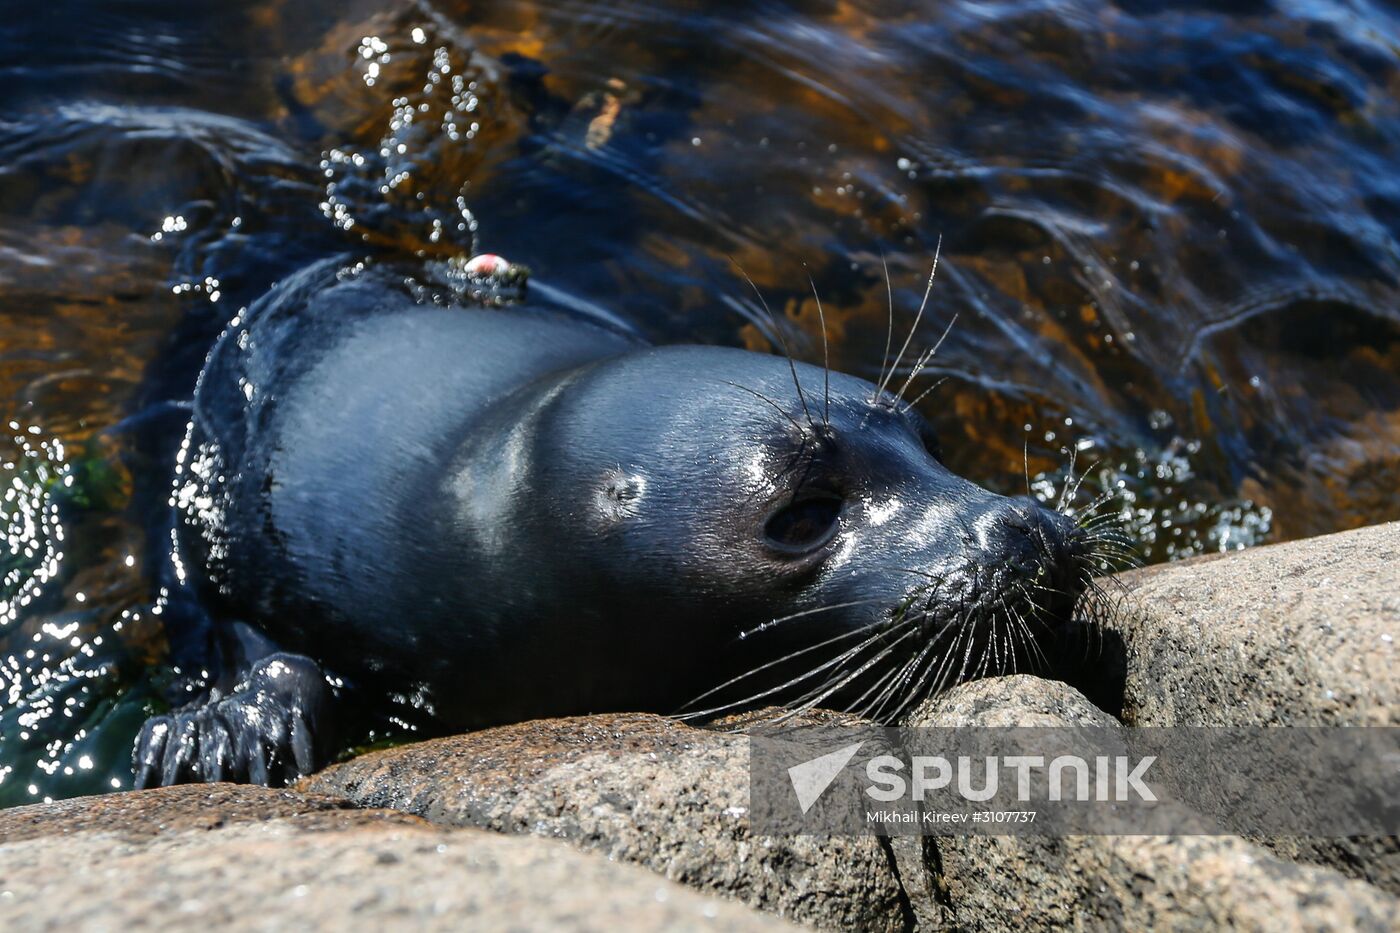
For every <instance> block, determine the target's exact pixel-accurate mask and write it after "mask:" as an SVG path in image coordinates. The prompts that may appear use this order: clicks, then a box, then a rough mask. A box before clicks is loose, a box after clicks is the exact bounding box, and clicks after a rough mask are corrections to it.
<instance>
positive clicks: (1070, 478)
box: [1055, 446, 1079, 515]
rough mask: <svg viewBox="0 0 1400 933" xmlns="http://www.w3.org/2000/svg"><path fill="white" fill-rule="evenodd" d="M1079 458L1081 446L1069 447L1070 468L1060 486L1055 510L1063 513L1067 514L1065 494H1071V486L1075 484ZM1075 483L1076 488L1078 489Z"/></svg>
mask: <svg viewBox="0 0 1400 933" xmlns="http://www.w3.org/2000/svg"><path fill="white" fill-rule="evenodd" d="M1078 459H1079V448H1078V447H1077V446H1072V447H1070V449H1069V469H1068V471H1066V473H1065V481H1064V483H1063V484H1062V485H1061V486H1060V497H1059V498H1058V499H1057V500H1056V501H1055V511H1056V512H1059V513H1060V514H1061V515H1063V514H1065V496H1066V495H1068V494H1069V488H1070V486H1071V485H1073V484H1074V464H1075V461H1076V460H1078ZM1078 488H1079V487H1078V485H1075V489H1078Z"/></svg>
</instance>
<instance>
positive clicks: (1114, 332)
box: [0, 0, 1400, 804]
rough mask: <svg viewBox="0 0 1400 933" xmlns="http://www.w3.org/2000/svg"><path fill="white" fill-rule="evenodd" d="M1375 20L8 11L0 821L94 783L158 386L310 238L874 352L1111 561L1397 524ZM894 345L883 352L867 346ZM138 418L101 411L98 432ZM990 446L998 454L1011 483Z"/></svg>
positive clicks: (162, 640) (118, 718)
mask: <svg viewBox="0 0 1400 933" xmlns="http://www.w3.org/2000/svg"><path fill="white" fill-rule="evenodd" d="M1397 166H1400V18H1397V15H1396V13H1395V12H1394V11H1393V10H1390V9H1387V8H1385V7H1382V6H1379V5H1373V4H1368V3H1365V2H1359V0H1358V2H1349V3H1348V2H1325V0H1318V2H1292V3H1289V2H1280V3H1266V2H1256V3H1242V4H1234V5H1226V4H1211V3H1206V2H1196V3H1186V4H1180V5H1175V4H1157V3H1141V2H1119V3H1098V2H1084V3H1067V2H1021V3H1017V2H1008V3H934V2H928V0H925V2H922V3H906V2H880V0H869V2H861V3H844V2H808V3H801V2H795V3H789V4H786V5H781V4H776V3H698V2H697V3H670V4H652V3H634V2H631V0H608V2H594V0H574V2H562V3H540V4H535V3H525V2H519V0H512V2H509V3H493V2H477V3H454V2H439V3H436V4H433V5H428V4H422V5H416V4H413V3H403V4H399V5H393V4H392V3H387V2H377V3H364V2H351V3H345V2H330V0H313V2H291V0H259V2H253V3H247V4H242V5H239V4H230V3H214V2H180V3H176V2H173V0H131V2H122V3H111V2H87V3H84V2H72V3H66V4H32V5H26V6H25V7H24V8H23V10H22V11H19V10H12V11H10V13H9V15H8V16H6V17H5V20H4V25H3V26H0V425H7V428H8V429H7V430H6V431H5V432H4V436H3V438H2V439H0V445H3V451H0V464H3V469H4V474H3V476H0V482H3V483H4V484H6V485H5V493H4V501H3V505H0V515H3V517H4V519H5V522H6V525H7V528H8V535H9V546H8V550H7V552H6V554H5V557H4V566H3V571H4V574H5V577H4V589H3V592H0V599H2V600H3V601H0V804H14V803H19V802H25V801H31V800H37V799H42V798H44V797H48V796H53V797H57V796H68V795H72V794H77V793H85V792H92V791H95V790H101V789H105V788H112V787H119V786H127V785H129V783H130V774H129V772H128V769H127V763H126V756H127V750H128V748H129V744H130V740H131V737H132V735H133V733H134V731H135V729H136V728H137V726H138V724H139V722H140V721H141V720H142V718H144V716H145V715H146V713H147V712H148V711H149V710H151V709H155V708H157V707H158V706H159V705H160V704H161V703H163V702H164V700H163V699H162V688H163V685H164V684H165V682H166V680H167V679H168V677H169V671H168V670H167V669H166V668H165V667H163V666H162V658H163V657H164V656H165V653H166V651H167V644H168V642H167V637H166V633H165V631H164V630H163V627H162V624H161V622H162V620H161V618H160V610H161V608H162V605H161V601H160V594H159V592H158V587H159V582H158V575H157V567H158V564H159V563H160V561H161V559H162V556H163V554H164V540H163V537H162V535H161V533H160V523H159V518H158V516H159V514H160V512H161V510H162V509H163V508H164V501H165V496H166V494H167V487H166V477H167V476H168V470H169V464H168V455H169V449H168V439H169V436H170V434H171V433H172V431H178V428H179V426H180V411H179V409H178V407H171V406H170V404H169V403H179V402H180V401H182V400H186V399H188V398H189V396H190V392H191V389H192V386H193V380H194V376H195V374H196V372H197V370H198V367H199V364H200V361H201V360H202V358H203V355H204V353H205V352H206V350H207V349H208V347H209V345H210V343H211V341H212V340H213V338H214V336H215V335H216V334H217V333H218V331H219V330H220V329H221V327H222V326H223V324H224V323H225V322H226V321H227V320H228V319H229V318H230V317H232V316H233V314H234V313H235V312H237V311H238V309H239V308H241V307H243V306H245V305H247V304H248V303H249V302H251V301H252V300H253V299H254V298H255V297H256V296H257V295H259V294H260V293H261V292H263V291H264V290H265V289H266V288H267V287H268V286H269V284H271V283H272V282H273V281H275V280H277V279H279V278H281V277H283V276H285V275H286V274H287V273H288V272H290V271H291V270H293V269H295V268H297V267H298V266H300V265H302V264H304V263H305V262H307V261H309V260H311V259H313V258H317V257H320V256H323V255H326V254H329V253H331V252H334V251H338V250H344V249H357V250H360V251H363V252H365V253H366V254H370V253H375V254H379V255H389V254H399V255H405V254H413V253H415V252H421V253H422V254H424V255H428V256H439V257H441V256H449V255H452V254H455V253H459V252H464V251H468V250H470V249H471V248H472V246H473V244H472V236H473V235H472V229H475V237H476V241H477V243H476V245H477V247H478V248H480V249H483V250H490V251H493V252H499V253H502V254H504V255H506V256H508V257H510V258H511V259H513V260H516V261H519V262H524V263H527V264H529V265H530V266H532V267H533V268H534V270H535V274H536V279H535V281H536V284H537V285H538V286H547V287H550V288H553V289H557V290H559V291H560V292H562V293H566V294H568V295H570V296H572V297H573V298H574V299H576V300H578V301H581V302H590V303H593V304H596V305H599V306H603V307H605V308H608V309H610V310H611V311H612V312H614V313H616V314H618V315H621V316H622V317H624V318H626V319H628V320H630V321H632V322H633V323H635V324H636V325H637V326H638V327H639V328H640V329H641V330H642V331H643V332H645V333H646V334H647V335H648V336H650V337H652V338H654V339H655V340H657V341H680V340H684V341H700V342H713V343H724V344H737V345H745V346H750V347H753V348H755V349H764V348H767V347H769V345H770V339H771V336H772V334H771V328H770V327H769V326H768V325H767V323H766V322H765V320H764V318H763V317H762V315H761V313H760V312H759V311H758V309H757V307H756V303H755V301H754V299H753V293H752V291H751V290H749V288H748V286H747V284H746V283H745V282H744V281H743V279H742V277H741V276H740V275H739V274H738V273H737V272H736V271H735V266H736V264H737V265H738V266H741V267H742V268H743V269H744V270H745V271H747V273H748V274H749V275H750V276H752V278H753V279H754V280H755V282H756V283H757V284H758V285H759V286H760V287H761V288H762V290H763V291H764V293H765V294H766V295H767V297H768V300H769V301H770V303H771V304H772V305H773V306H774V307H775V308H776V309H779V311H780V313H781V314H783V315H785V316H786V318H787V321H788V322H789V324H790V327H791V330H792V332H793V334H794V335H796V339H795V341H794V345H795V349H796V351H797V352H798V353H799V354H800V355H802V356H804V357H806V358H808V359H813V360H820V357H821V343H820V330H819V328H818V324H817V313H816V304H815V302H814V300H813V299H812V296H811V291H810V288H809V286H808V283H807V272H808V270H810V272H811V275H812V277H813V279H814V280H815V282H816V286H817V288H818V289H819V291H820V294H821V296H822V298H823V301H824V306H825V311H826V315H827V324H828V330H829V333H830V336H831V338H832V348H831V353H832V362H833V365H835V366H837V367H839V368H842V369H846V370H849V371H852V372H856V373H859V374H862V375H867V376H874V375H875V374H876V373H878V372H879V370H880V366H881V359H882V354H883V352H884V348H885V343H886V326H887V315H888V309H887V297H886V286H885V279H884V275H883V272H882V271H881V268H882V267H881V258H882V256H883V257H884V259H885V260H886V261H887V262H888V267H889V273H890V278H891V281H892V283H893V298H894V305H895V327H896V345H898V343H899V342H900V338H901V337H902V336H903V333H904V332H905V330H906V329H907V328H908V327H909V326H910V324H911V322H912V320H913V317H914V313H915V311H916V309H917V307H918V303H919V298H920V296H921V294H922V291H923V286H924V280H925V278H926V276H927V273H928V269H929V263H930V260H931V257H932V254H933V251H934V247H935V244H936V243H937V241H938V238H939V236H940V235H941V236H942V238H943V241H942V242H943V247H942V264H941V265H940V267H939V273H938V280H937V283H936V285H935V287H934V290H933V297H932V300H931V302H930V306H929V311H928V312H927V319H926V323H925V325H924V326H923V329H922V331H921V334H920V336H919V337H917V338H916V340H915V345H916V346H917V347H920V348H921V347H923V346H927V345H929V344H931V343H932V342H933V341H934V340H936V338H937V337H938V335H939V334H940V333H941V332H942V331H943V329H944V328H945V327H946V326H947V325H948V323H949V322H950V321H951V320H952V319H953V317H954V315H957V323H956V326H954V327H953V329H952V331H951V334H950V335H949V337H948V339H947V341H946V343H945V344H944V345H943V348H942V349H941V350H940V352H939V354H938V356H937V358H936V359H935V360H934V363H933V364H932V366H931V367H930V372H931V373H932V374H934V377H933V378H923V379H920V380H919V381H918V383H917V384H916V386H915V387H914V388H913V389H912V390H911V392H910V395H911V396H912V395H915V394H917V393H919V392H922V391H923V389H924V388H925V387H926V386H928V385H931V384H932V383H933V382H934V381H935V380H936V378H938V377H943V376H946V377H948V378H947V381H946V382H945V383H944V384H943V385H941V386H940V387H939V388H937V389H936V390H934V391H932V392H931V393H930V394H928V395H927V396H926V397H924V399H923V400H922V401H921V402H920V407H921V408H922V409H923V410H924V411H925V412H927V414H928V415H929V416H930V417H931V418H932V419H933V420H934V422H935V423H936V424H937V425H938V427H939V428H940V430H941V431H942V433H943V438H944V443H945V447H946V448H947V452H948V457H949V460H950V463H951V465H952V466H954V468H956V469H959V470H961V471H963V472H965V473H967V474H969V475H971V476H973V477H974V478H977V479H979V480H981V481H983V482H985V483H986V484H987V485H989V486H992V487H993V488H998V489H1002V490H1005V491H1015V490H1018V489H1023V488H1024V485H1025V484H1026V482H1027V480H1028V479H1029V480H1030V481H1031V482H1032V483H1033V484H1034V486H1035V488H1036V490H1037V491H1038V492H1040V493H1042V494H1044V495H1053V494H1054V493H1055V491H1056V490H1058V489H1059V488H1061V485H1062V483H1063V477H1064V475H1065V471H1066V467H1067V462H1068V459H1069V451H1070V450H1071V449H1072V450H1074V451H1076V456H1077V457H1078V461H1079V465H1080V467H1081V468H1082V467H1085V466H1090V465H1093V468H1092V469H1091V470H1090V474H1089V478H1088V479H1087V480H1086V482H1085V486H1084V491H1083V492H1082V493H1081V494H1082V495H1083V496H1084V497H1086V498H1087V497H1089V496H1091V495H1093V494H1096V493H1097V492H1098V491H1101V490H1105V489H1108V490H1114V491H1116V492H1117V493H1118V495H1119V497H1120V498H1119V500H1118V504H1117V506H1115V507H1121V508H1122V510H1123V514H1124V517H1125V520H1126V521H1127V522H1128V524H1129V525H1130V526H1132V527H1133V528H1134V529H1135V534H1136V535H1137V537H1138V538H1139V539H1140V541H1141V542H1142V551H1143V554H1144V556H1145V558H1146V559H1148V560H1164V559H1169V558H1172V557H1176V556H1182V555H1187V554H1192V553H1198V552H1202V551H1213V550H1219V549H1223V548H1233V547H1239V546H1243V545H1249V544H1253V543H1257V542H1261V541H1266V540H1280V539H1285V538H1290V537H1298V536H1303V535H1311V534H1317V533H1321V532H1327V531H1333V530H1337V529H1341V528H1348V527H1353V526H1357V525H1361V524H1366V523H1371V522H1376V521H1381V520H1385V519H1392V518H1396V517H1400V502H1398V501H1397V495H1396V489H1397V485H1400V483H1398V482H1397V480H1398V478H1400V281H1398V280H1397V276H1398V275H1400V250H1397V236H1400V172H1398V171H1397ZM907 363H908V360H906V368H907ZM133 416H136V420H135V422H134V423H133V422H132V421H130V420H126V421H124V419H131V418H132V417H133ZM1027 472H1028V473H1029V476H1027Z"/></svg>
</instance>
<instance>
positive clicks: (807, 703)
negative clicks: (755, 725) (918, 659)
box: [770, 629, 914, 726]
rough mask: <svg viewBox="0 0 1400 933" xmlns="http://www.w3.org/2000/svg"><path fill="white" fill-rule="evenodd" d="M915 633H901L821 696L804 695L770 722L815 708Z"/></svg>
mask: <svg viewBox="0 0 1400 933" xmlns="http://www.w3.org/2000/svg"><path fill="white" fill-rule="evenodd" d="M913 634H914V630H913V629H911V630H909V631H907V632H905V633H904V634H903V635H900V636H899V637H898V638H896V639H895V640H894V641H892V642H890V644H889V645H888V646H886V647H885V648H883V649H882V650H881V651H880V652H879V653H878V654H876V655H875V656H874V657H872V658H871V659H870V660H868V661H866V662H865V663H864V664H862V665H861V666H860V667H858V668H856V669H855V670H854V671H852V672H851V673H850V674H849V675H847V676H846V677H843V678H842V679H841V680H839V681H838V682H836V683H835V684H833V685H832V686H830V687H828V688H827V689H826V690H824V691H822V693H821V695H819V696H817V697H815V698H811V699H808V698H807V697H804V698H803V702H802V703H801V705H799V706H796V707H794V708H792V709H790V710H788V711H787V712H786V713H784V714H783V715H781V716H779V717H777V718H776V719H774V720H772V722H771V723H770V725H775V726H776V725H780V724H782V723H784V722H787V721H788V720H789V719H792V718H793V717H794V716H800V715H802V714H803V713H805V712H807V711H808V710H810V709H813V708H814V707H816V705H817V704H818V703H820V702H821V701H822V700H825V699H826V698H827V697H829V696H831V695H832V694H834V693H836V692H838V691H839V690H841V689H842V688H843V687H845V686H846V685H847V684H849V683H850V682H851V681H853V680H855V679H856V678H857V677H859V676H860V675H861V674H864V673H865V672H866V671H868V670H870V668H872V667H874V666H875V665H876V664H878V663H880V662H881V661H883V660H884V659H885V658H887V657H889V656H890V654H891V653H892V652H893V651H894V649H895V648H896V647H897V646H898V645H899V643H900V642H902V641H904V639H906V638H908V637H909V636H911V635H913ZM810 696H811V695H810V694H809V695H808V697H810Z"/></svg>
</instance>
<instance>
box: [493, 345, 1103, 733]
mask: <svg viewBox="0 0 1400 933" xmlns="http://www.w3.org/2000/svg"><path fill="white" fill-rule="evenodd" d="M795 370H796V372H795V373H794V372H793V369H792V368H790V365H789V362H788V360H786V359H784V358H781V357H773V356H766V355H760V354H755V353H748V352H744V351H739V350H732V349H722V348H708V347H663V348H657V349H654V350H648V351H644V352H641V353H636V354H628V355H626V356H624V357H619V358H617V359H615V360H610V361H604V362H602V363H600V364H597V365H595V366H593V367H592V368H590V369H585V370H583V371H581V372H580V373H579V374H578V375H577V376H575V377H573V378H571V379H568V380H566V381H564V382H563V383H559V384H551V385H550V386H549V388H548V391H547V394H546V395H544V396H541V397H540V398H539V399H537V400H536V401H535V402H533V403H532V414H531V416H530V417H527V418H524V419H518V420H514V421H513V422H512V423H513V424H514V428H513V436H512V437H511V438H509V439H508V440H507V441H506V442H505V443H504V444H502V445H501V449H503V450H504V451H505V457H506V459H507V460H509V461H511V463H510V466H509V468H508V469H506V468H505V467H504V466H503V468H502V469H503V472H502V476H503V483H504V485H505V486H509V485H511V484H512V483H511V482H505V480H504V477H505V476H506V475H508V474H509V475H515V476H516V477H517V479H516V480H514V481H513V482H514V483H516V484H518V488H521V489H528V490H530V491H531V493H532V495H531V496H529V497H518V496H511V495H510V494H509V492H508V490H506V489H505V488H504V486H503V488H502V496H503V499H502V502H503V503H505V502H508V503H510V504H509V505H508V506H507V505H504V504H503V505H502V508H503V509H508V511H509V512H510V515H509V516H508V520H509V521H510V522H511V527H512V529H513V534H512V536H511V540H512V541H514V542H516V543H517V545H519V543H520V542H521V541H525V542H528V543H527V544H526V545H525V548H526V549H527V550H528V551H529V552H530V558H531V559H530V560H529V564H531V565H533V566H535V567H538V568H539V569H540V575H541V578H548V579H549V580H550V581H551V582H550V583H549V584H548V585H549V586H551V587H562V590H555V591H553V592H551V594H550V597H549V598H550V601H551V602H552V603H553V604H556V605H559V604H567V605H570V606H573V607H578V609H579V613H580V615H579V616H577V617H575V619H574V622H575V623H576V624H578V625H579V628H578V629H576V630H574V631H572V632H571V633H570V635H571V636H572V637H569V638H568V641H569V643H570V644H571V645H572V647H571V648H570V649H569V650H570V653H571V657H575V658H576V657H577V655H578V653H585V654H586V653H587V652H589V651H590V650H596V649H597V644H596V643H597V642H601V643H602V644H603V645H606V650H607V651H608V652H609V653H610V654H612V655H614V660H616V656H617V655H621V656H623V657H626V658H632V659H635V660H636V661H637V662H638V663H641V664H645V665H646V670H647V671H648V672H649V673H648V677H649V678H654V682H653V684H652V686H653V688H654V689H655V691H657V692H655V693H651V694H639V695H637V696H636V697H635V700H633V702H635V703H637V704H648V705H649V708H657V706H661V707H664V706H666V705H667V704H670V708H673V709H675V708H677V707H679V706H681V705H682V704H684V703H685V702H686V701H687V700H693V699H694V698H695V697H696V696H697V695H703V696H704V698H703V699H702V700H700V701H699V702H697V703H694V704H692V706H691V707H690V711H692V712H695V713H700V712H702V711H706V710H709V711H713V710H718V709H722V708H728V707H730V706H733V705H739V704H743V703H758V702H772V701H775V700H784V701H787V702H790V703H797V704H798V705H815V704H818V703H820V704H823V705H833V704H835V705H841V706H844V707H846V708H849V709H852V710H856V711H860V712H863V713H865V714H867V715H872V716H875V717H877V718H888V717H889V716H891V715H892V714H893V713H894V712H895V711H897V710H898V709H899V708H901V707H903V706H904V705H905V704H907V703H908V702H911V701H913V700H914V699H917V698H918V697H919V696H922V695H925V694H927V693H928V692H929V691H930V690H931V689H934V688H935V687H936V686H938V685H940V684H947V683H949V682H952V681H953V680H956V679H958V678H960V677H967V676H971V675H975V674H979V673H985V672H988V671H993V672H996V671H1005V670H1009V669H1011V668H1012V667H1013V665H1015V664H1016V663H1017V661H1018V659H1020V660H1025V659H1027V658H1028V657H1029V656H1031V655H1033V654H1035V653H1036V652H1037V651H1038V645H1037V642H1038V641H1040V640H1042V639H1043V638H1044V637H1045V636H1046V635H1047V634H1048V633H1049V632H1050V631H1051V630H1052V629H1053V628H1054V627H1056V626H1057V625H1059V624H1061V623H1062V622H1063V621H1064V620H1066V619H1067V617H1068V616H1069V615H1070V613H1071V611H1072V609H1073V606H1074V604H1075V602H1076V599H1077V598H1078V597H1079V596H1080V595H1081V593H1082V592H1083V591H1084V588H1085V586H1086V585H1087V584H1088V581H1089V579H1090V568H1091V560H1090V548H1089V546H1088V543H1087V542H1086V538H1085V533H1084V532H1082V531H1081V530H1080V529H1079V528H1077V526H1076V524H1075V522H1074V521H1073V520H1072V519H1070V518H1067V517H1066V516H1064V515H1061V514H1059V513H1057V512H1055V511H1051V510H1048V509H1046V508H1045V507H1043V506H1042V505H1041V504H1040V503H1038V502H1037V501H1035V500H1033V499H1030V498H1007V497H1004V496H1000V495H996V494H994V493H991V492H989V491H987V490H985V489H983V488H981V487H980V486H977V485H975V484H974V483H971V482H969V481H968V480H966V479H963V478H962V477H959V476H957V475H955V474H954V473H952V472H950V471H949V470H948V469H947V468H946V467H945V466H944V465H943V463H942V460H941V458H940V454H939V448H938V444H937V441H936V439H935V437H934V434H933V431H932V429H931V428H930V426H929V424H928V423H927V422H926V421H925V420H924V419H923V418H922V417H921V416H920V415H919V414H918V413H917V412H915V411H913V410H911V409H910V408H909V407H908V406H906V405H903V404H899V403H896V402H895V400H894V399H893V398H892V397H891V396H890V394H889V393H881V392H880V391H879V390H878V389H877V388H876V387H875V386H874V385H873V384H871V383H869V382H867V381H865V380H862V379H858V378H854V377H851V376H846V375H842V374H839V373H831V374H829V376H828V374H827V373H826V372H824V371H823V370H822V369H821V368H817V367H810V366H804V365H801V364H797V365H796V367H795ZM794 375H795V376H796V379H794ZM799 383H800V385H801V386H803V387H804V389H799V388H798V387H797V386H798V385H799ZM804 390H805V391H804ZM512 458H513V459H512ZM475 494H476V501H477V502H478V503H479V502H481V501H482V497H481V490H480V489H479V488H478V489H477V490H476V491H475ZM503 518H504V517H503V516H501V515H499V514H498V515H495V516H489V515H488V516H483V519H482V522H481V525H480V527H481V533H482V534H483V535H489V534H490V527H491V525H492V524H493V523H497V522H499V521H501V520H503ZM525 529H529V532H528V534H525V535H523V536H522V534H521V532H522V531H524V530H525ZM523 558H524V553H523V552H522V553H520V554H515V555H513V556H512V558H511V560H510V561H509V563H510V564H511V565H512V566H518V565H519V563H520V561H521V560H522V559H523ZM536 585H541V584H536ZM584 616H588V617H589V618H588V619H587V621H584ZM611 667H614V668H615V667H616V665H615V664H614V665H611ZM716 688H718V689H716ZM707 691H709V693H708V694H707ZM585 702H586V701H585ZM599 705H601V704H599ZM594 708H597V707H594Z"/></svg>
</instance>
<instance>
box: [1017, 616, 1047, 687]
mask: <svg viewBox="0 0 1400 933" xmlns="http://www.w3.org/2000/svg"><path fill="white" fill-rule="evenodd" d="M1008 608H1009V609H1010V612H1011V617H1012V618H1013V619H1015V620H1016V623H1017V624H1018V625H1020V626H1021V631H1022V632H1023V633H1024V634H1025V639H1026V645H1027V646H1028V647H1029V648H1030V649H1031V651H1032V652H1034V654H1035V656H1036V658H1038V659H1039V661H1040V667H1039V670H1042V671H1047V670H1049V669H1050V659H1049V658H1047V657H1046V656H1045V652H1044V651H1042V650H1041V648H1040V642H1039V641H1037V640H1036V637H1035V635H1034V634H1032V632H1031V627H1030V623H1029V622H1027V621H1026V619H1025V616H1023V615H1021V612H1020V611H1019V610H1017V609H1015V608H1013V607H1008Z"/></svg>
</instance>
